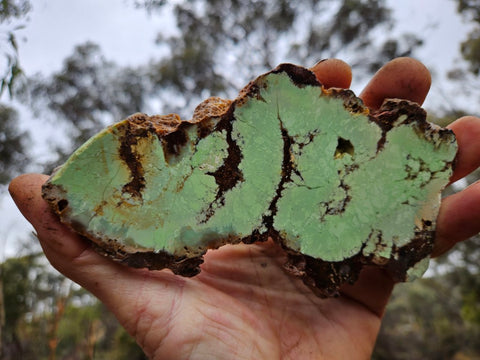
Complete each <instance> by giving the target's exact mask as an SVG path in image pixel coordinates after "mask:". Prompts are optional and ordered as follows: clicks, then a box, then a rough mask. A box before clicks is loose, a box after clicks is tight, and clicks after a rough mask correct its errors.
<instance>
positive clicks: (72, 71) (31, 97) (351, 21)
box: [0, 0, 480, 360]
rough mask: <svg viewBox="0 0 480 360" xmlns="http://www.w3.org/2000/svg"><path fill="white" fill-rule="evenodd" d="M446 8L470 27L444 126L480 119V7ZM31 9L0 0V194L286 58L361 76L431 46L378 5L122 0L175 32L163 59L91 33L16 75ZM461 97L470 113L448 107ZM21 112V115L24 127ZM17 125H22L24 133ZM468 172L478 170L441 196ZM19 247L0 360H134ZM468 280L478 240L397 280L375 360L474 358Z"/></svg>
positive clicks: (67, 285) (229, 92) (440, 112)
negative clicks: (114, 49) (87, 145)
mask: <svg viewBox="0 0 480 360" xmlns="http://www.w3.org/2000/svg"><path fill="white" fill-rule="evenodd" d="M450 1H452V2H453V3H455V7H456V9H457V12H458V14H459V15H460V16H462V18H463V21H464V22H467V23H469V24H470V28H471V29H472V30H471V32H470V33H468V34H466V35H465V38H464V40H463V41H462V42H461V43H460V44H458V58H459V59H461V61H459V62H458V66H456V67H455V68H452V69H448V73H447V74H446V75H447V77H448V81H449V82H450V83H451V84H458V90H457V94H456V95H457V97H458V98H457V97H450V98H449V99H448V106H447V107H444V108H442V109H427V110H429V116H430V120H431V121H435V122H437V123H439V124H441V125H443V126H445V125H447V124H448V123H450V122H451V121H453V120H454V119H456V118H458V117H459V116H462V115H464V114H466V113H467V112H472V111H474V112H476V114H477V115H478V114H479V113H480V106H479V105H478V104H480V0H450ZM33 6H34V4H33V3H32V2H31V1H29V0H1V1H0V25H1V26H0V57H1V62H0V95H1V97H0V196H2V197H3V196H7V194H6V191H5V188H6V184H8V182H9V181H10V180H11V179H12V178H13V177H14V176H16V175H18V174H20V173H22V172H24V171H27V170H30V169H35V170H37V171H43V172H45V173H48V172H50V171H51V170H52V168H53V166H54V165H55V164H59V163H62V162H63V161H64V160H65V158H66V156H68V154H70V153H71V152H72V150H73V149H74V148H75V147H77V146H78V145H80V144H81V143H83V142H84V141H85V140H86V139H87V138H88V137H90V136H91V135H93V134H94V133H95V132H97V131H98V130H99V129H101V128H102V127H104V126H105V125H107V124H109V123H112V122H114V121H118V120H120V119H122V118H124V117H126V116H127V115H129V114H131V113H134V112H137V111H142V112H148V111H149V110H151V109H155V112H157V113H167V112H178V113H179V114H180V115H181V116H182V117H183V118H189V114H191V112H192V109H193V107H194V106H195V104H197V103H199V101H200V100H202V99H204V98H206V97H207V96H209V95H216V96H223V97H226V98H234V97H235V95H236V93H237V92H238V90H239V89H240V88H242V87H243V85H245V84H246V83H247V82H248V81H249V80H250V79H252V78H253V77H255V76H256V75H258V74H260V73H262V72H265V71H267V70H269V69H270V68H272V67H274V66H275V65H277V64H278V63H280V62H285V61H290V62H295V63H298V64H304V65H313V64H314V63H315V62H316V61H317V60H319V59H322V58H331V57H338V58H343V59H346V60H347V61H348V62H349V63H350V64H351V65H352V67H353V71H354V74H355V76H356V77H360V78H362V77H363V78H365V79H367V78H368V76H371V74H372V73H373V72H374V71H376V70H377V69H378V68H379V67H380V66H381V65H382V64H384V63H386V62H387V61H389V60H391V59H393V58H395V57H398V56H414V57H415V55H416V52H417V51H418V50H419V49H421V48H422V47H423V46H425V44H426V43H428V41H429V39H426V38H422V34H421V33H420V34H414V33H410V32H405V33H402V34H396V35H395V36H393V32H391V29H392V28H393V27H394V26H395V22H396V19H395V18H394V17H393V16H392V11H391V9H390V8H389V5H388V3H387V2H386V1H382V0H371V1H362V0H305V1H295V2H294V1H286V0H276V1H273V0H256V1H246V0H198V1H195V0H178V1H168V0H129V1H127V0H125V1H124V2H123V6H130V7H131V8H132V11H145V12H147V13H148V14H149V16H151V17H165V16H169V17H170V18H169V20H170V21H172V23H173V24H175V31H173V32H169V33H162V32H159V34H158V37H157V39H156V42H155V43H154V44H152V46H157V47H161V48H162V49H163V50H164V54H165V56H163V57H160V58H155V59H149V60H148V61H145V63H144V64H142V65H136V66H125V65H118V64H117V63H115V61H112V60H108V59H107V58H106V57H105V56H104V54H103V53H102V49H101V47H100V46H99V45H97V44H96V43H95V42H93V41H95V39H92V42H85V43H81V44H76V47H75V48H74V51H73V52H72V53H71V54H70V55H69V56H68V57H67V58H66V59H65V60H64V62H63V66H62V68H61V69H60V70H58V71H56V72H54V73H49V74H37V75H34V76H27V75H26V74H25V73H24V71H23V70H22V67H21V60H22V59H21V56H20V55H19V43H18V34H19V31H20V30H21V29H22V28H24V27H28V25H29V14H30V13H31V11H32V7H33ZM453 15H454V14H452V16H453ZM452 31H453V30H452ZM112 36H115V34H112ZM420 60H422V59H420ZM434 81H435V79H434ZM462 97H464V98H465V97H468V98H469V99H472V101H471V102H470V105H471V104H473V107H470V108H468V109H467V108H465V106H464V105H462V104H465V103H464V102H463V103H462V102H461V101H457V100H458V99H461V98H462ZM475 104H477V105H475ZM22 107H23V108H28V109H30V113H29V115H28V116H27V117H29V118H28V119H27V120H25V119H23V117H25V116H26V115H25V113H24V111H23V110H21V108H22ZM40 119H52V120H51V121H53V122H54V124H55V127H57V128H58V131H59V133H60V134H61V136H50V137H49V138H48V139H45V142H48V145H49V156H47V157H45V156H43V157H41V156H40V157H39V156H37V155H38V154H37V153H36V152H35V149H32V146H31V139H32V137H33V136H34V133H33V132H35V131H39V130H38V129H39V127H42V122H43V121H45V120H40ZM25 121H30V125H29V126H21V124H22V123H25ZM28 129H29V130H28ZM60 138H61V140H56V139H60ZM479 177H480V176H479V171H478V170H477V171H476V172H475V173H473V174H471V175H469V176H468V177H467V178H466V179H464V180H462V181H461V182H459V183H457V184H455V186H451V187H450V188H449V189H447V191H446V195H448V194H449V193H452V192H454V191H458V190H460V189H461V188H462V187H465V186H468V185H469V184H471V183H473V182H474V181H476V180H478V179H479ZM0 240H2V239H0ZM16 243H17V244H16V250H15V251H16V256H11V257H10V256H9V257H6V258H5V259H1V261H2V263H1V264H0V345H1V346H0V358H1V359H72V360H73V359H93V358H94V359H143V358H144V355H143V354H142V352H141V351H140V349H139V348H138V347H137V345H136V344H135V342H134V341H133V340H132V339H131V338H130V337H129V336H128V335H127V334H126V333H125V332H124V330H123V329H122V328H121V327H120V326H119V325H118V323H117V321H116V320H115V318H114V317H113V316H112V315H111V314H110V313H109V312H108V311H107V310H106V309H105V308H104V307H103V305H102V304H101V303H99V302H98V301H97V300H96V299H95V298H93V297H92V296H91V295H90V294H89V293H87V292H86V291H84V290H83V289H82V288H80V287H79V286H77V285H76V284H73V283H71V282H70V281H69V280H67V279H65V278H64V277H63V276H61V275H59V274H58V273H57V272H56V271H54V270H53V269H52V268H51V267H50V265H48V264H47V263H46V260H45V259H44V258H43V256H42V255H41V251H40V249H39V247H38V245H37V243H36V241H35V239H34V236H30V235H28V234H25V235H22V236H18V238H17V239H16ZM3 246H6V245H5V243H4V245H3ZM479 275H480V240H479V238H478V236H477V237H474V238H472V239H470V240H469V241H466V242H465V243H463V244H461V245H459V246H457V247H456V249H455V251H453V252H451V253H450V254H449V255H448V256H444V257H443V258H441V259H438V260H437V261H435V262H434V263H433V264H432V265H431V269H430V271H429V276H428V277H426V278H424V279H421V280H418V281H416V282H414V283H409V284H400V285H398V286H397V287H396V289H395V292H394V295H393V298H392V300H391V302H390V305H389V307H388V311H387V313H386V315H385V319H384V322H383V326H382V330H381V333H380V336H379V338H378V341H377V345H376V348H375V353H374V356H373V358H374V359H456V360H466V359H480V276H479Z"/></svg>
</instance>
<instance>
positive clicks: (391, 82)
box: [360, 57, 432, 109]
mask: <svg viewBox="0 0 480 360" xmlns="http://www.w3.org/2000/svg"><path fill="white" fill-rule="evenodd" d="M431 82H432V78H431V76H430V72H429V71H428V69H427V68H426V67H425V65H423V64H422V63H421V62H419V61H417V60H415V59H412V58H405V57H403V58H397V59H394V60H392V61H390V62H389V63H387V64H386V65H384V66H383V67H382V68H381V69H380V70H378V72H377V73H376V74H375V75H374V76H373V78H372V79H371V80H370V82H369V83H368V84H367V86H366V87H365V90H363V92H362V93H361V94H360V98H361V99H362V100H363V102H364V103H365V105H367V106H368V107H369V108H371V109H378V108H379V107H380V106H381V105H382V103H383V101H384V100H385V99H393V98H398V99H405V100H410V101H414V102H416V103H418V104H420V105H421V104H423V101H424V100H425V98H426V96H427V94H428V90H429V89H430V85H431Z"/></svg>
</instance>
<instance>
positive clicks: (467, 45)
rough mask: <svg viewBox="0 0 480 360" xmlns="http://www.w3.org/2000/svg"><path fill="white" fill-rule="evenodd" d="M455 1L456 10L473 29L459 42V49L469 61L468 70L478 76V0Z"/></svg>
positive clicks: (479, 33)
mask: <svg viewBox="0 0 480 360" xmlns="http://www.w3.org/2000/svg"><path fill="white" fill-rule="evenodd" d="M456 1H457V10H458V12H459V13H460V14H462V15H463V16H464V17H465V18H466V19H468V21H469V22H470V23H473V24H474V29H473V30H472V31H471V32H470V33H469V34H468V36H467V39H466V40H465V41H463V42H462V43H461V46H460V51H461V54H462V55H463V58H464V59H465V60H466V61H467V62H468V63H469V65H470V66H469V67H470V71H471V72H472V73H473V74H475V75H476V76H478V75H480V0H456Z"/></svg>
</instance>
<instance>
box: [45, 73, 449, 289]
mask: <svg viewBox="0 0 480 360" xmlns="http://www.w3.org/2000/svg"><path fill="white" fill-rule="evenodd" d="M456 151H457V146H456V141H455V137H454V134H453V133H452V132H451V131H450V130H447V129H442V128H439V127H437V126H435V125H432V124H430V123H428V122H427V121H426V113H425V111H424V110H423V109H422V108H421V107H420V106H419V105H417V104H415V103H412V102H409V101H405V100H398V99H394V100H387V101H385V103H384V104H383V106H382V107H381V109H380V110H378V111H376V112H375V113H372V112H371V111H369V109H368V108H367V107H365V106H364V105H363V103H362V101H361V100H360V99H359V98H357V97H355V95H354V94H353V93H352V92H351V91H350V90H344V89H324V88H323V87H322V86H321V84H320V83H319V82H318V81H317V79H316V78H315V75H314V74H313V73H312V72H310V71H309V70H307V69H305V68H303V67H298V66H295V65H292V64H282V65H279V66H278V67H277V68H276V69H274V70H272V71H271V72H269V73H266V74H264V75H261V76H259V77H258V78H257V79H255V80H254V81H252V82H251V83H250V84H248V85H247V86H246V87H245V88H244V89H243V90H242V91H241V92H240V94H239V96H238V98H237V99H236V100H234V101H229V100H222V99H220V98H209V99H207V100H205V101H204V102H203V103H201V104H200V105H199V106H198V107H197V108H196V110H195V112H194V115H193V118H192V119H191V120H188V121H182V120H181V119H180V118H179V117H178V115H175V114H170V115H166V116H158V115H156V116H147V115H145V114H134V115H132V116H130V117H129V118H127V119H125V120H123V121H120V122H119V123H116V124H114V125H112V126H110V127H108V128H106V129H104V130H103V131H101V132H100V133H99V134H97V135H96V136H94V137H93V138H91V139H90V140H88V141H87V142H86V143H85V144H84V145H83V146H81V147H80V148H79V149H78V150H77V151H76V152H75V153H74V154H73V155H72V156H71V157H70V158H69V159H68V161H67V162H66V163H65V164H64V165H63V166H61V167H60V168H59V169H57V170H56V171H55V173H54V174H53V175H52V176H51V177H50V179H49V180H48V181H47V183H46V184H45V185H44V186H43V197H44V198H45V199H46V200H47V201H48V203H49V204H50V205H51V207H52V209H53V210H54V211H55V213H56V214H58V216H59V217H60V219H61V221H62V222H63V223H65V224H67V225H68V226H69V227H71V228H72V229H73V230H74V231H76V232H77V233H79V234H81V235H82V236H84V237H86V238H88V239H90V240H91V241H93V242H94V244H95V246H94V247H95V249H96V250H97V251H99V252H100V253H102V254H104V255H106V256H108V257H110V258H112V259H114V260H116V261H118V262H121V263H123V264H126V265H129V266H133V267H146V268H149V269H163V268H169V269H171V270H172V271H173V272H174V273H175V274H178V275H183V276H194V275H196V274H197V273H198V272H199V271H200V267H199V266H200V264H201V263H202V261H203V258H202V256H203V255H204V254H205V252H206V251H207V250H208V249H215V248H218V247H220V246H222V245H224V244H235V243H239V242H244V243H253V242H257V241H265V240H267V239H268V238H272V239H273V240H274V241H275V242H276V243H278V244H279V245H280V246H281V247H282V248H283V249H284V251H285V252H286V255H287V261H286V264H285V268H286V269H287V270H288V271H290V272H291V273H292V274H294V275H297V276H299V277H301V278H302V279H303V281H304V282H305V283H306V284H307V285H308V286H310V287H311V288H312V289H313V290H315V292H316V293H317V294H318V295H320V296H332V295H336V294H338V289H339V287H340V286H341V285H342V284H343V283H345V282H348V283H354V282H355V280H356V279H357V278H358V274H359V272H360V270H361V269H362V267H363V266H365V265H374V266H379V267H382V268H384V269H386V270H387V271H388V272H389V273H390V275H391V276H392V277H393V278H394V279H395V280H396V281H405V280H407V279H408V278H411V277H417V276H420V275H421V274H422V273H423V272H424V271H425V270H426V268H427V266H428V259H429V254H430V253H431V251H432V248H433V243H434V236H435V222H436V218H437V214H438V209H439V205H440V194H441V191H442V189H443V188H444V187H445V186H446V185H447V184H448V182H449V178H450V176H451V174H452V167H453V163H454V159H455V156H456Z"/></svg>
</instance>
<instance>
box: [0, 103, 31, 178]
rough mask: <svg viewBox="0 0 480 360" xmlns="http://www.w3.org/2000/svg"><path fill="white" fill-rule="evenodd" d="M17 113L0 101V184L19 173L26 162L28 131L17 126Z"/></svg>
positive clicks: (27, 158)
mask: <svg viewBox="0 0 480 360" xmlns="http://www.w3.org/2000/svg"><path fill="white" fill-rule="evenodd" d="M18 122H19V119H18V113H17V111H16V110H15V109H13V108H12V107H10V106H6V105H2V104H1V103H0V185H3V184H6V183H8V182H9V181H10V179H11V178H12V177H13V176H15V175H16V174H19V173H20V172H21V171H22V170H23V169H24V166H25V165H26V164H27V162H28V160H29V157H28V153H27V141H28V133H27V132H25V131H20V130H19V127H18Z"/></svg>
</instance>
